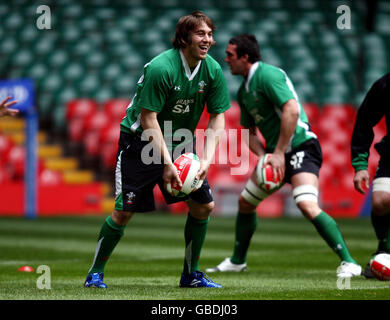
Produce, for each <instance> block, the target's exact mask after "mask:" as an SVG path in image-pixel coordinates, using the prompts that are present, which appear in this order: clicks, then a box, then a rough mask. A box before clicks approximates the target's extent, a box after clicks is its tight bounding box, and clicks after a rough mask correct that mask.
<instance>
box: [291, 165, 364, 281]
mask: <svg viewBox="0 0 390 320" xmlns="http://www.w3.org/2000/svg"><path fill="white" fill-rule="evenodd" d="M291 182H292V186H293V196H294V200H295V202H296V204H297V206H298V208H299V209H300V211H301V212H302V214H303V215H304V216H305V217H306V218H307V219H308V220H309V221H311V222H312V223H313V225H314V226H315V228H316V229H317V232H318V233H319V234H320V236H321V237H322V238H323V239H324V240H325V242H326V243H327V244H328V245H329V247H330V248H331V249H332V250H333V251H334V252H335V253H336V254H337V255H338V256H339V258H340V260H341V265H340V267H339V269H338V273H337V275H338V277H352V276H357V275H360V274H361V267H360V266H359V265H358V264H357V262H356V261H355V260H354V259H353V258H352V256H351V254H350V253H349V250H348V248H347V245H346V243H345V241H344V238H343V236H342V234H341V231H340V229H339V227H338V225H337V223H336V221H335V220H334V219H333V218H332V217H330V216H329V215H328V214H326V213H325V212H324V211H323V210H322V209H321V208H320V207H319V205H318V178H317V176H316V175H315V174H313V173H308V172H302V173H298V174H296V175H294V176H293V177H292V179H291Z"/></svg>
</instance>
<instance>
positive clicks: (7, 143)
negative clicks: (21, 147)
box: [0, 134, 14, 165]
mask: <svg viewBox="0 0 390 320" xmlns="http://www.w3.org/2000/svg"><path fill="white" fill-rule="evenodd" d="M13 146H14V143H13V142H12V140H11V139H9V138H7V137H6V136H4V135H1V134H0V165H1V164H2V163H3V164H4V163H5V160H6V158H7V157H8V153H9V151H10V150H11V149H12V147H13Z"/></svg>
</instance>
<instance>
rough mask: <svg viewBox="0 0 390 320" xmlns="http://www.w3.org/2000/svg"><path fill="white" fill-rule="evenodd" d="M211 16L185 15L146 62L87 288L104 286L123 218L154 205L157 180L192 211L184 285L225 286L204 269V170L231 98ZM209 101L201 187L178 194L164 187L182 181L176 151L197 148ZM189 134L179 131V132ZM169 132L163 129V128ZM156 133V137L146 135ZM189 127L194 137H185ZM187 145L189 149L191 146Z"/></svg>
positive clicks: (170, 199) (209, 206)
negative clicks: (154, 159) (168, 42)
mask: <svg viewBox="0 0 390 320" xmlns="http://www.w3.org/2000/svg"><path fill="white" fill-rule="evenodd" d="M213 31H214V25H213V22H212V20H211V19H210V18H209V17H207V16H206V15H204V14H203V13H202V12H199V11H197V12H193V13H192V14H190V15H187V16H184V17H182V18H180V20H179V22H178V24H177V26H176V32H175V37H174V40H173V48H172V49H169V50H167V51H165V52H163V53H161V54H160V55H158V56H157V57H155V58H154V59H152V60H151V61H150V62H149V63H147V64H146V65H145V66H144V72H143V75H142V77H141V78H140V80H139V81H138V84H137V91H136V95H135V96H134V97H133V100H132V101H131V103H130V105H129V107H128V108H127V111H126V117H125V118H124V119H123V120H122V122H121V126H120V128H121V134H120V139H119V147H118V156H117V165H116V171H115V180H116V198H115V209H114V211H113V213H112V215H111V216H109V217H108V218H107V219H106V221H105V222H104V224H103V226H102V228H101V231H100V235H99V238H98V239H99V240H98V244H97V247H96V252H95V258H94V260H93V263H92V267H91V268H90V270H89V272H88V276H87V279H86V281H85V283H84V285H85V286H86V287H98V288H106V287H107V286H106V284H105V283H104V282H103V274H104V268H105V265H106V262H107V260H108V258H109V257H110V255H111V253H112V251H113V250H114V248H115V246H116V245H117V243H118V242H119V240H120V239H121V237H122V236H123V232H124V229H125V226H126V224H127V223H128V221H129V220H130V219H131V217H132V216H133V215H134V213H135V212H146V211H153V210H155V204H154V197H153V188H154V186H155V185H156V184H158V185H159V187H160V189H161V191H162V193H163V195H164V197H165V200H166V202H167V203H168V204H171V203H175V202H178V201H184V200H187V204H188V207H189V213H188V216H187V221H186V224H185V228H184V238H185V259H184V266H183V273H182V276H181V279H180V284H179V285H180V286H181V287H217V288H218V287H221V285H219V284H217V283H214V282H213V281H212V280H210V279H209V278H208V277H207V276H206V275H205V274H204V273H203V272H200V271H199V256H200V253H201V249H202V246H203V243H204V240H205V237H206V232H207V227H208V222H209V215H210V213H211V212H212V210H213V208H214V201H213V197H212V195H211V190H210V186H209V184H208V182H207V179H206V174H207V171H208V169H209V166H210V164H211V161H212V158H213V156H214V152H215V149H216V147H217V144H218V141H219V139H220V136H221V132H223V129H224V127H225V116H224V112H225V111H226V110H227V109H228V108H229V107H230V99H229V94H228V89H227V86H226V81H225V78H224V76H223V71H222V68H221V66H220V65H219V64H218V63H217V62H216V61H215V60H214V59H213V58H212V57H211V56H209V55H208V51H209V49H210V47H211V46H212V45H214V44H215V42H214V39H213ZM205 104H207V111H208V113H209V114H210V118H209V124H208V131H207V132H206V138H205V143H204V151H203V155H202V157H201V159H200V160H201V167H200V170H199V172H198V175H197V177H198V178H199V179H200V180H204V182H203V184H202V186H201V187H200V188H199V189H198V190H196V191H194V192H192V193H191V194H190V195H189V196H188V197H184V198H183V197H180V198H177V197H174V196H173V195H172V194H169V193H168V192H167V190H166V189H167V185H169V184H170V183H174V182H176V183H178V184H179V185H181V182H180V179H179V176H178V174H177V171H176V167H175V166H174V165H173V163H172V158H171V152H174V150H175V148H176V147H178V148H179V147H180V148H181V147H183V145H189V147H190V148H191V149H190V150H191V151H193V152H195V150H194V149H193V147H194V130H195V128H196V126H197V124H198V122H199V119H200V116H201V114H202V112H203V110H204V107H205ZM183 129H187V130H185V131H186V133H187V136H186V135H183V136H181V135H179V138H182V139H177V138H178V137H177V135H175V133H177V132H179V131H178V130H182V131H183ZM166 131H167V132H168V133H167V134H166V135H164V134H165V132H166ZM146 132H148V134H149V133H152V135H151V136H150V137H147V138H151V142H150V141H149V140H148V141H144V140H145V139H142V135H143V133H146ZM188 133H189V136H188ZM149 143H152V144H153V152H157V154H158V156H159V159H160V160H161V163H157V164H156V163H151V164H150V163H148V161H149V160H150V159H149V158H148V155H149V152H147V154H146V155H145V152H143V151H145V150H146V149H145V146H148V145H149ZM188 151H189V150H188V149H186V152H188Z"/></svg>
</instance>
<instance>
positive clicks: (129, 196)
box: [126, 192, 135, 204]
mask: <svg viewBox="0 0 390 320" xmlns="http://www.w3.org/2000/svg"><path fill="white" fill-rule="evenodd" d="M126 196H127V201H126V203H127V204H133V201H134V198H135V193H134V192H129V193H128V194H126Z"/></svg>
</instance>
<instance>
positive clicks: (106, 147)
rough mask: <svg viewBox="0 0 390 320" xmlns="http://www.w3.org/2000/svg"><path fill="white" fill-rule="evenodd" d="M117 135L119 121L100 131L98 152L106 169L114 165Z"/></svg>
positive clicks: (118, 132)
mask: <svg viewBox="0 0 390 320" xmlns="http://www.w3.org/2000/svg"><path fill="white" fill-rule="evenodd" d="M119 135H120V127H119V123H111V124H109V125H108V126H106V127H105V128H104V129H103V130H102V131H101V134H100V140H99V146H100V147H99V154H100V158H101V160H102V164H103V166H104V167H105V168H106V169H113V168H114V167H115V164H116V153H117V149H118V141H119Z"/></svg>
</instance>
